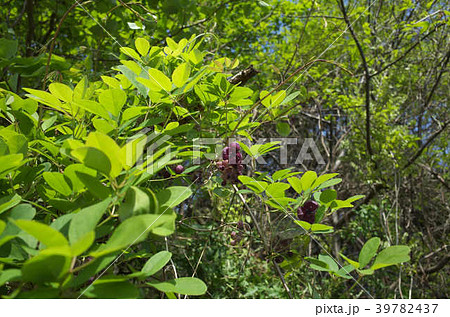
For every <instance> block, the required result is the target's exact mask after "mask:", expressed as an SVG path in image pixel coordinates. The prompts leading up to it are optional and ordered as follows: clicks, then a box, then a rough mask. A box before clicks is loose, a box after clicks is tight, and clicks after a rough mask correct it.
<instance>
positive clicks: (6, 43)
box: [0, 38, 19, 59]
mask: <svg viewBox="0 0 450 317" xmlns="http://www.w3.org/2000/svg"><path fill="white" fill-rule="evenodd" d="M18 43H19V41H18V40H8V39H6V38H0V58H4V59H12V58H13V57H14V56H15V55H16V52H17V46H18Z"/></svg>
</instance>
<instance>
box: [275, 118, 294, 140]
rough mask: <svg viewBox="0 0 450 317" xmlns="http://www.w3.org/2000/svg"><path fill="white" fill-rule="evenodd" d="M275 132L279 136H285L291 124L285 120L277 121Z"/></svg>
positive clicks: (289, 130)
mask: <svg viewBox="0 0 450 317" xmlns="http://www.w3.org/2000/svg"><path fill="white" fill-rule="evenodd" d="M277 132H278V133H279V134H280V135H281V136H283V137H287V136H288V135H289V134H290V133H291V126H290V125H289V123H287V122H278V123H277Z"/></svg>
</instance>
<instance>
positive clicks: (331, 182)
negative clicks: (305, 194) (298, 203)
mask: <svg viewBox="0 0 450 317" xmlns="http://www.w3.org/2000/svg"><path fill="white" fill-rule="evenodd" d="M340 182H342V179H341V178H334V179H330V180H328V181H326V182H323V183H322V184H321V185H319V187H317V190H320V189H324V188H327V187H331V186H334V185H337V184H339V183H340Z"/></svg>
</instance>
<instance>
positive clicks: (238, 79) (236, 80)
mask: <svg viewBox="0 0 450 317" xmlns="http://www.w3.org/2000/svg"><path fill="white" fill-rule="evenodd" d="M258 73H259V71H257V70H256V69H255V68H253V65H250V66H249V67H247V68H246V69H243V70H241V71H240V72H239V73H237V74H235V75H234V76H233V77H231V78H229V79H228V81H229V82H230V83H231V84H233V85H245V83H246V82H247V81H249V80H250V79H251V78H253V77H254V76H256V75H257V74H258Z"/></svg>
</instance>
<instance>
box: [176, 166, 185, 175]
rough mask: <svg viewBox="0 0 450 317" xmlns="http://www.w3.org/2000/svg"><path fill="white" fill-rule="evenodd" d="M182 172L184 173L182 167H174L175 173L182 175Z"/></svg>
mask: <svg viewBox="0 0 450 317" xmlns="http://www.w3.org/2000/svg"><path fill="white" fill-rule="evenodd" d="M183 171H184V166H183V165H177V166H176V167H175V173H177V174H181V173H183Z"/></svg>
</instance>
